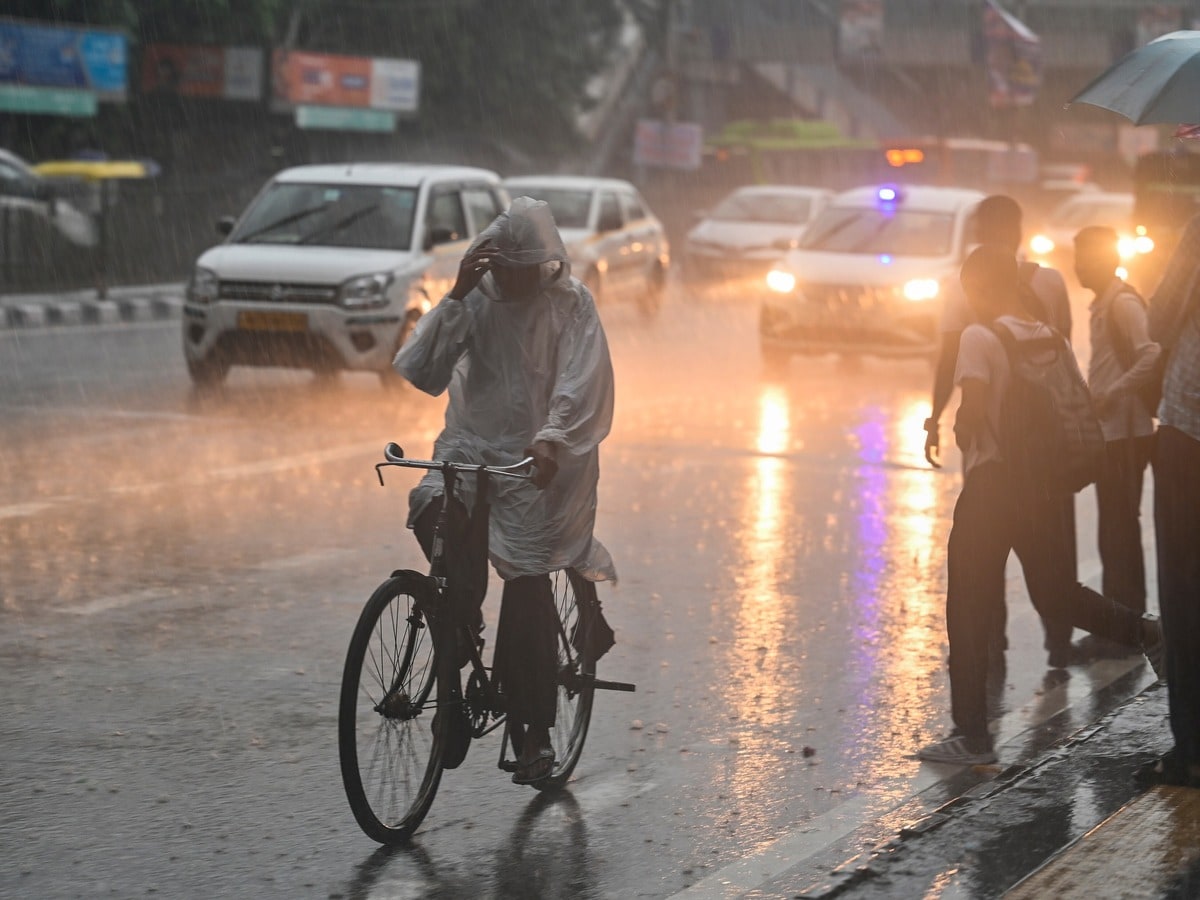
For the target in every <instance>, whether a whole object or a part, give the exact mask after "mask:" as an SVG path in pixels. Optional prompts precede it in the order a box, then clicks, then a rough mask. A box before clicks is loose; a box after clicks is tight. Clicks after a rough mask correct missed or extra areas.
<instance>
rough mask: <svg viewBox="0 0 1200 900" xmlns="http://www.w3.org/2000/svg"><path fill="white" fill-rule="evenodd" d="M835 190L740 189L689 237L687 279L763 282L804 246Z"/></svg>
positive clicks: (760, 186) (706, 216) (765, 186)
mask: <svg viewBox="0 0 1200 900" xmlns="http://www.w3.org/2000/svg"><path fill="white" fill-rule="evenodd" d="M832 196H833V191H829V190H826V189H825V188H818V187H800V186H797V185H790V184H755V185H749V186H747V187H740V188H738V189H737V190H735V191H733V192H732V193H731V194H729V195H727V196H726V197H725V198H724V199H722V200H721V202H720V203H718V204H717V205H716V206H714V207H713V208H712V210H711V211H709V212H708V213H706V214H704V216H703V217H702V218H701V219H700V221H699V222H698V223H697V224H696V226H695V227H694V228H693V229H692V230H691V231H689V232H688V236H687V243H686V244H685V245H684V250H683V274H684V277H685V278H686V279H687V281H688V283H689V284H692V285H705V284H710V283H715V282H719V281H725V280H728V279H736V278H747V277H749V278H757V279H761V278H762V277H763V276H765V275H766V274H767V272H769V271H770V269H771V266H772V264H774V263H776V262H778V261H779V260H780V259H781V258H782V257H783V255H784V254H785V253H787V252H788V251H789V250H791V249H792V248H794V247H796V246H798V245H799V243H800V239H801V238H802V237H803V236H804V230H805V229H806V228H807V227H808V225H809V223H810V222H812V220H813V219H815V218H816V217H817V215H818V214H820V212H821V211H822V210H823V209H824V208H825V207H826V205H827V204H828V203H829V199H830V198H831V197H832Z"/></svg>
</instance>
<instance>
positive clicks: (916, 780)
mask: <svg viewBox="0 0 1200 900" xmlns="http://www.w3.org/2000/svg"><path fill="white" fill-rule="evenodd" d="M940 780H941V778H940V777H939V776H938V775H937V774H935V773H933V772H931V771H930V770H929V769H927V768H924V767H922V768H921V769H919V770H918V771H917V774H916V776H915V777H913V778H904V779H900V780H899V781H900V783H899V784H896V785H895V786H893V787H891V788H890V789H886V790H884V791H882V792H879V791H873V792H871V793H862V794H859V795H858V796H857V797H855V798H854V799H852V800H847V801H846V802H845V803H843V804H841V805H840V806H836V807H834V808H833V809H831V810H829V811H828V812H825V813H822V814H821V815H819V816H817V817H816V818H814V819H809V820H808V821H807V822H805V823H804V824H803V826H802V827H800V828H798V829H796V830H794V831H792V832H790V833H788V834H785V835H784V836H783V837H781V838H779V839H778V840H776V841H773V842H772V843H770V844H768V845H767V846H766V847H764V848H763V849H761V850H759V851H758V852H756V853H752V854H751V855H750V856H747V857H744V858H743V859H739V860H738V861H737V862H732V863H730V864H729V865H727V866H725V867H724V868H722V869H718V870H717V871H716V872H713V873H712V874H711V875H709V876H708V877H706V878H703V879H701V880H700V881H697V882H696V883H695V884H693V885H692V886H691V887H689V888H685V889H684V890H682V891H680V892H679V893H677V894H673V895H672V896H673V897H681V898H686V900H718V898H720V900H725V898H730V897H740V896H741V895H742V894H744V893H746V892H747V891H751V890H753V889H754V888H756V887H758V886H759V885H761V884H764V883H766V882H768V881H770V880H772V879H773V878H777V877H778V876H780V875H782V874H783V873H784V872H786V871H787V870H788V869H790V868H792V867H793V866H795V865H797V864H798V863H801V862H803V861H804V860H806V859H808V858H809V857H811V856H815V855H816V854H818V853H820V852H821V851H822V850H824V849H826V848H827V847H829V846H831V845H832V844H834V843H836V842H837V841H840V840H841V839H842V838H845V837H847V836H848V835H851V834H853V833H854V832H855V831H857V830H858V829H859V828H861V827H862V826H863V823H865V822H867V821H870V820H872V819H877V818H879V817H880V816H882V815H884V814H885V813H888V812H890V811H891V810H893V809H896V808H898V807H900V806H902V805H903V804H904V803H906V802H907V801H908V800H909V799H910V798H912V797H913V796H915V795H916V794H919V793H920V792H921V791H923V790H925V789H926V788H929V787H932V786H933V785H934V784H936V783H937V782H938V781H940Z"/></svg>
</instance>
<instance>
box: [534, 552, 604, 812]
mask: <svg viewBox="0 0 1200 900" xmlns="http://www.w3.org/2000/svg"><path fill="white" fill-rule="evenodd" d="M550 581H551V585H552V586H553V589H554V603H555V606H556V608H557V609H558V618H559V622H560V623H561V625H562V627H561V628H560V629H559V632H558V678H557V682H558V701H557V707H556V711H555V717H554V727H553V728H551V729H550V739H551V742H552V743H553V745H554V747H555V749H556V750H557V756H556V758H555V761H554V768H553V769H551V770H550V774H549V775H548V776H547V777H545V778H542V779H540V780H539V781H535V782H533V786H534V787H535V788H537V789H538V790H541V791H548V790H559V789H561V788H562V787H563V785H565V784H566V783H567V780H568V779H569V778H570V777H571V773H572V772H574V771H575V766H576V765H578V764H579V757H580V755H581V754H582V753H583V742H584V741H585V740H586V739H587V733H588V724H589V723H590V722H591V719H592V698H593V696H594V695H595V693H596V688H595V683H594V679H595V677H596V661H595V660H593V659H588V658H587V657H586V656H585V655H584V654H582V653H580V652H579V651H577V650H576V649H575V648H574V647H573V646H572V644H571V637H572V635H574V634H575V633H576V631H577V630H578V629H580V628H581V627H582V625H581V617H582V616H586V615H587V614H588V613H589V612H590V611H591V609H592V608H594V607H593V606H591V605H589V604H593V605H594V604H596V603H597V600H596V585H594V584H592V582H590V581H588V580H587V579H586V578H584V577H583V576H582V575H580V574H579V573H578V572H576V571H575V570H574V569H562V570H559V571H558V572H553V573H551V575H550Z"/></svg>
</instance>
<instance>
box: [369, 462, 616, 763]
mask: <svg viewBox="0 0 1200 900" xmlns="http://www.w3.org/2000/svg"><path fill="white" fill-rule="evenodd" d="M383 454H384V457H385V459H386V460H387V461H386V462H381V463H376V464H375V474H376V475H377V476H378V478H379V483H380V484H381V485H382V484H383V483H384V481H383V469H384V468H386V467H389V466H395V467H398V468H408V469H424V470H426V471H434V472H440V473H441V474H442V483H443V488H444V489H443V491H442V498H441V508H440V509H439V510H438V517H437V519H436V521H435V523H434V529H433V541H432V545H431V548H430V554H429V557H430V558H429V578H430V579H431V580H432V581H433V583H434V584H435V585H436V588H437V593H438V596H439V597H444V596H445V590H446V587H447V575H446V559H445V540H444V534H445V530H446V528H447V526H448V524H449V517H450V513H449V510H450V503H451V502H452V501H453V500H454V499H455V497H456V496H457V494H456V484H455V480H456V478H457V477H458V475H459V474H460V473H463V474H474V475H475V476H476V478H477V482H476V490H477V491H480V492H484V495H486V491H487V489H488V479H489V478H490V477H491V476H499V477H505V478H518V479H524V480H529V479H531V478H532V477H533V475H532V473H531V472H530V471H529V469H530V467H531V466H532V465H533V463H534V460H533V457H526V458H525V459H523V460H521V461H520V462H517V463H513V464H512V465H509V466H485V465H478V464H473V463H458V462H452V461H450V460H429V459H408V458H407V457H405V456H404V450H403V449H402V448H401V447H400V446H399V445H398V444H396V443H394V442H389V443H388V445H387V446H386V447H385V448H384V451H383ZM451 618H452V621H453V624H454V626H455V627H456V628H460V629H465V626H464V625H462V623H460V622H458V621H457V620H456V619H454V616H453V613H451ZM556 623H557V626H558V635H559V638H560V640H561V641H562V646H563V647H565V648H566V651H567V654H568V657H569V659H568V666H567V668H568V670H569V671H571V672H572V673H574V674H573V676H572V677H573V681H572V683H571V684H570V685H568V684H567V683H566V682H562V683H563V685H564V686H566V687H569V689H570V690H572V691H577V690H579V681H580V680H581V679H583V678H587V679H588V683H589V684H590V685H591V686H592V687H593V688H596V689H599V690H610V691H633V690H635V687H634V685H632V684H628V683H626V682H619V681H607V680H601V679H598V678H596V677H595V676H594V675H587V676H583V675H580V674H579V673H578V669H577V666H576V658H575V656H574V655H573V654H572V650H571V640H570V638H569V636H568V635H567V633H566V630H565V629H564V627H563V623H562V620H561V619H558V618H557V617H556ZM468 637H469V635H468ZM467 646H468V649H469V651H470V666H471V674H470V676H468V681H467V690H468V694H469V693H470V691H471V689H472V684H473V681H472V680H473V679H474V680H475V681H476V689H477V690H480V691H482V698H483V703H482V704H481V707H482V708H481V710H480V711H482V712H484V713H485V715H483V716H482V720H481V721H476V720H472V737H473V738H480V737H483V736H484V735H487V734H490V733H491V732H492V731H494V730H496V729H497V728H498V727H500V726H501V725H503V724H505V720H506V714H505V710H504V709H503V704H502V703H501V702H500V701H499V695H498V694H497V693H496V690H495V687H494V686H493V682H492V679H491V677H490V676H489V675H488V672H487V668H486V667H485V666H484V664H483V659H482V657H480V655H479V647H478V646H477V645H476V643H475V641H474V640H468V641H467ZM455 675H456V676H458V675H459V673H458V670H457V669H456V670H455ZM452 694H453V696H454V697H455V699H456V701H457V702H462V703H464V704H467V703H468V698H467V697H464V696H463V691H462V680H461V677H458V678H457V683H456V684H455V685H454V686H453V688H452ZM471 702H472V703H473V702H474V701H471ZM467 708H468V710H470V708H471V706H470V705H468V706H467ZM489 717H494V719H493V721H492V722H491V723H490V724H488V721H487V720H488V718H489ZM508 743H509V741H508V731H507V730H506V731H505V740H504V741H503V742H502V743H501V747H500V763H499V765H500V768H502V769H506V770H510V766H509V765H507V764H506V761H505V755H506V748H507V745H508Z"/></svg>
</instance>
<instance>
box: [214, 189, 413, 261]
mask: <svg viewBox="0 0 1200 900" xmlns="http://www.w3.org/2000/svg"><path fill="white" fill-rule="evenodd" d="M416 202H417V193H416V189H415V188H400V187H385V186H382V185H373V184H361V185H360V184H297V183H290V182H280V183H276V184H273V185H272V186H271V187H270V188H269V189H268V190H267V191H266V193H264V194H263V195H262V196H261V197H259V199H258V201H257V202H256V203H255V204H254V205H253V206H252V207H251V208H250V210H249V211H248V212H247V213H246V215H245V216H244V217H243V218H242V221H241V222H240V223H239V224H238V227H237V229H236V230H235V231H234V232H233V234H232V235H231V236H230V240H231V241H233V242H234V243H240V244H313V245H317V246H325V247H362V248H365V249H369V250H408V249H409V248H410V247H411V245H412V232H413V210H414V208H415V207H416Z"/></svg>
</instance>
